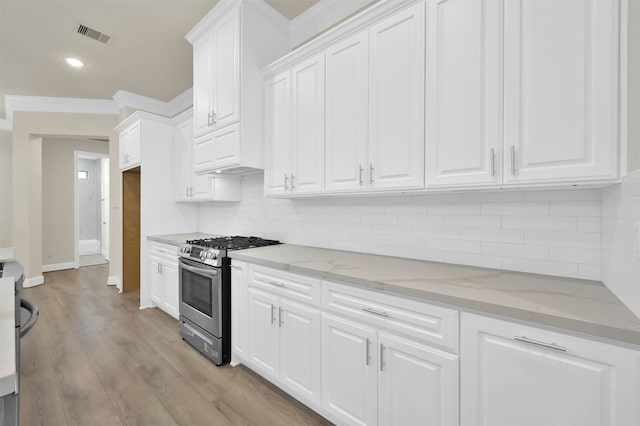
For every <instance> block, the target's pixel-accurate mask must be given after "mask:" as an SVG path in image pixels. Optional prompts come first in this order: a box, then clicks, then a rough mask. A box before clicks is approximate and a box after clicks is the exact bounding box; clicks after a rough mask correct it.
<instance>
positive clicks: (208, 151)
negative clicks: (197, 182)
mask: <svg viewBox="0 0 640 426" xmlns="http://www.w3.org/2000/svg"><path fill="white" fill-rule="evenodd" d="M214 150H215V145H214V139H213V135H212V134H211V133H209V134H206V135H204V136H200V137H198V138H196V139H194V140H193V157H192V158H193V160H192V161H193V171H194V173H197V172H206V171H208V170H212V169H214V168H215V162H214V159H215V152H214Z"/></svg>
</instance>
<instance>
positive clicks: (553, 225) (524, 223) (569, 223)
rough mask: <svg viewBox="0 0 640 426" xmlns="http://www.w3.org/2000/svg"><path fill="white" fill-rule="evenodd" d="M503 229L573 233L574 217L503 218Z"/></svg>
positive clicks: (575, 226)
mask: <svg viewBox="0 0 640 426" xmlns="http://www.w3.org/2000/svg"><path fill="white" fill-rule="evenodd" d="M502 228H503V229H524V230H530V231H575V230H576V228H577V219H576V218H575V217H549V216H503V217H502Z"/></svg>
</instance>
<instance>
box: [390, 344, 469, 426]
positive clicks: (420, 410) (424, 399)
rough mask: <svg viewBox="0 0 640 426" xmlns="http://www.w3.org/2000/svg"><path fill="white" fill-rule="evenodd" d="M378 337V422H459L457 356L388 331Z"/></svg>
mask: <svg viewBox="0 0 640 426" xmlns="http://www.w3.org/2000/svg"><path fill="white" fill-rule="evenodd" d="M378 339H379V340H378V342H379V347H378V350H379V351H380V359H379V366H380V368H379V370H380V375H379V376H378V377H379V380H378V384H379V386H378V395H379V398H378V404H379V405H378V413H379V418H378V423H379V424H381V425H417V424H421V425H456V424H458V356H457V355H453V354H450V353H447V352H443V351H439V350H437V349H433V348H430V347H428V346H424V345H421V344H419V343H415V342H412V341H410V340H406V339H403V338H400V337H397V336H394V335H391V334H387V333H380V334H379V336H378Z"/></svg>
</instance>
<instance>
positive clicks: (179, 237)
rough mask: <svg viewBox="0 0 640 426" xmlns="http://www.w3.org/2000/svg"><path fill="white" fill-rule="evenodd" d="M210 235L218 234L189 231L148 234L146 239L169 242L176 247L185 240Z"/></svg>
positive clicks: (210, 236)
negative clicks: (183, 232) (184, 232)
mask: <svg viewBox="0 0 640 426" xmlns="http://www.w3.org/2000/svg"><path fill="white" fill-rule="evenodd" d="M212 237H219V235H214V234H204V233H202V232H190V233H186V234H166V235H149V236H148V237H147V239H148V240H149V241H157V242H159V243H164V244H171V245H174V246H176V247H177V246H179V245H180V244H184V243H185V242H186V241H187V240H198V239H202V238H212Z"/></svg>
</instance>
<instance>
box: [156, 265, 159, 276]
mask: <svg viewBox="0 0 640 426" xmlns="http://www.w3.org/2000/svg"><path fill="white" fill-rule="evenodd" d="M156 272H157V273H158V275H160V264H159V263H158V264H157V265H156Z"/></svg>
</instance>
